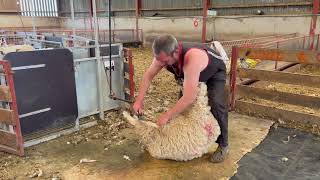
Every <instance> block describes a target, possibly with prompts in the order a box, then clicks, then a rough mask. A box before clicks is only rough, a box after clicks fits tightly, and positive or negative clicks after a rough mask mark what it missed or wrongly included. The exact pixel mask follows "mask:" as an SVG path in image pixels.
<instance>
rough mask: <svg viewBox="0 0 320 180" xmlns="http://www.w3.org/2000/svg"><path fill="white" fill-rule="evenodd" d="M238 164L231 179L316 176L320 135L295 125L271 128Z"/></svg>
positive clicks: (292, 179)
mask: <svg viewBox="0 0 320 180" xmlns="http://www.w3.org/2000/svg"><path fill="white" fill-rule="evenodd" d="M288 137H289V138H288ZM288 140H289V141H288ZM286 158H287V159H286ZM238 164H239V168H238V171H237V174H235V175H234V176H233V177H232V178H231V180H238V179H240V180H255V179H259V180H263V179H266V180H270V179H272V180H277V179H281V180H283V179H290V180H295V179H303V180H305V179H312V180H313V179H314V180H319V179H320V137H319V136H315V135H312V134H310V133H305V132H301V131H298V130H295V129H287V128H277V129H271V130H270V132H269V134H268V136H267V137H266V138H265V139H264V140H263V141H262V143H261V144H260V145H259V146H257V147H256V148H255V149H254V150H253V151H252V152H250V153H248V154H246V155H245V156H244V157H243V158H242V159H241V160H240V161H239V162H238Z"/></svg>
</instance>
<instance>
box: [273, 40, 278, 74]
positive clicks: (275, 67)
mask: <svg viewBox="0 0 320 180" xmlns="http://www.w3.org/2000/svg"><path fill="white" fill-rule="evenodd" d="M277 49H279V41H277ZM277 68H278V61H275V64H274V69H277Z"/></svg>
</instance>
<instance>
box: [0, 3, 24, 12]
mask: <svg viewBox="0 0 320 180" xmlns="http://www.w3.org/2000/svg"><path fill="white" fill-rule="evenodd" d="M19 11H20V7H19V5H17V1H12V0H0V12H15V13H17V12H19Z"/></svg>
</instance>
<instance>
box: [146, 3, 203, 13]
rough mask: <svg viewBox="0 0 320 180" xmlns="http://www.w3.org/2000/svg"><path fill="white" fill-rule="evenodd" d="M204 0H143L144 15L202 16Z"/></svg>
mask: <svg viewBox="0 0 320 180" xmlns="http://www.w3.org/2000/svg"><path fill="white" fill-rule="evenodd" d="M201 8H202V0H162V1H156V0H143V2H142V15H143V16H200V15H201V14H202V10H201Z"/></svg>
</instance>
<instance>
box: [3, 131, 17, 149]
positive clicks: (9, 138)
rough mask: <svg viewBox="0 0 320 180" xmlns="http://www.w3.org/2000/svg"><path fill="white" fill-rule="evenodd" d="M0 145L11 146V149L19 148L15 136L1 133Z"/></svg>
mask: <svg viewBox="0 0 320 180" xmlns="http://www.w3.org/2000/svg"><path fill="white" fill-rule="evenodd" d="M0 144H1V145H5V146H9V147H11V148H17V139H16V135H15V134H11V133H7V132H4V131H0Z"/></svg>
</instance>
